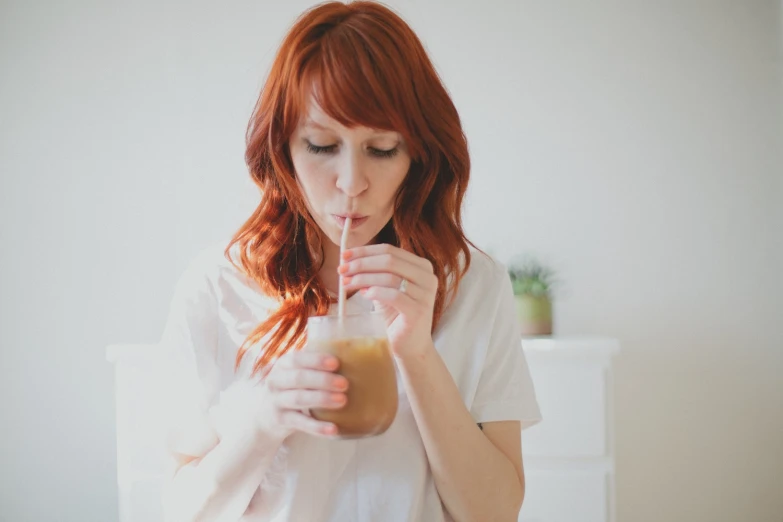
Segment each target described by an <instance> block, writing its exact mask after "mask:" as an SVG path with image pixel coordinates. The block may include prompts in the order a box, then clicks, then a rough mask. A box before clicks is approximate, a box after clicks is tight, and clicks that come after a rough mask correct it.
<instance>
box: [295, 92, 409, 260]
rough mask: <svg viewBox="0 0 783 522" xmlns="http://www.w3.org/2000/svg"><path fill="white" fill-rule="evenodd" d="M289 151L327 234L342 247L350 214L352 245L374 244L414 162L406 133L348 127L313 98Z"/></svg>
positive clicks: (310, 201)
mask: <svg viewBox="0 0 783 522" xmlns="http://www.w3.org/2000/svg"><path fill="white" fill-rule="evenodd" d="M289 149H290V151H291V159H292V160H293V163H294V170H295V172H296V178H297V181H298V183H299V186H300V187H301V189H302V193H303V194H304V197H305V200H306V201H307V206H308V209H309V210H310V213H311V214H312V216H313V218H314V219H315V222H316V223H318V226H319V227H321V230H322V231H323V232H324V234H325V235H326V236H327V237H328V238H329V239H330V240H331V241H332V243H334V244H335V245H339V244H340V237H341V235H342V230H343V224H344V223H345V218H347V217H350V218H352V221H353V223H352V224H351V234H350V235H349V239H348V247H349V248H351V247H356V246H362V245H366V244H368V243H372V242H373V240H374V239H375V237H376V236H377V235H378V233H379V232H380V231H381V229H382V228H383V227H384V226H385V225H386V224H387V223H388V222H389V220H390V219H391V217H392V214H393V213H394V197H395V195H396V194H397V190H398V189H399V188H400V185H401V184H402V182H403V180H404V179H405V176H406V174H407V173H408V168H409V167H410V164H411V158H410V154H409V152H408V149H407V146H406V144H405V143H404V142H403V139H402V136H401V135H400V134H398V133H397V132H393V131H387V130H378V129H369V128H366V127H354V128H347V127H344V126H342V125H341V124H340V123H338V122H337V121H335V120H334V119H332V118H331V117H329V116H328V115H327V114H326V113H325V112H323V110H321V108H320V107H318V105H317V104H315V103H314V102H311V103H310V107H309V110H308V111H307V113H306V114H305V117H304V118H303V119H302V120H301V121H300V122H299V125H298V126H297V128H296V130H295V131H294V134H293V136H291V141H290V143H289Z"/></svg>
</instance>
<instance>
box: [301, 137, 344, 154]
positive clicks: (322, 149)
mask: <svg viewBox="0 0 783 522" xmlns="http://www.w3.org/2000/svg"><path fill="white" fill-rule="evenodd" d="M305 143H306V144H307V152H310V153H311V154H329V153H331V152H334V150H335V149H336V148H337V145H325V146H319V145H313V144H312V143H310V142H309V141H307V140H305Z"/></svg>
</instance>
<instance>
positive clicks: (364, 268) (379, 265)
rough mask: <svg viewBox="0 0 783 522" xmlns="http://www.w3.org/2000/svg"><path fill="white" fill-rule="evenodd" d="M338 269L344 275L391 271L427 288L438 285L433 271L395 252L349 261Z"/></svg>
mask: <svg viewBox="0 0 783 522" xmlns="http://www.w3.org/2000/svg"><path fill="white" fill-rule="evenodd" d="M338 271H339V272H340V275H342V276H355V275H357V274H361V273H391V274H394V275H397V276H399V277H404V278H405V279H407V280H408V281H409V282H412V283H414V284H416V285H418V286H420V287H422V288H424V289H425V290H433V289H434V288H435V287H437V278H436V277H435V276H434V275H433V274H432V273H431V272H427V271H426V270H424V269H423V268H421V267H420V266H416V265H413V264H411V263H409V262H408V261H406V260H404V259H401V258H399V257H396V256H395V255H393V254H380V255H376V256H370V257H362V258H359V259H354V260H352V261H347V262H345V263H343V264H342V265H340V267H339V269H338Z"/></svg>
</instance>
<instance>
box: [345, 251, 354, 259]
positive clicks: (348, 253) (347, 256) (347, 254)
mask: <svg viewBox="0 0 783 522" xmlns="http://www.w3.org/2000/svg"><path fill="white" fill-rule="evenodd" d="M352 255H353V254H351V251H350V250H346V251H345V252H343V259H351V256H352Z"/></svg>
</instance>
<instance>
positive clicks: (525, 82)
mask: <svg viewBox="0 0 783 522" xmlns="http://www.w3.org/2000/svg"><path fill="white" fill-rule="evenodd" d="M509 3H511V2H509ZM63 4H66V3H55V2H50V3H48V4H44V3H43V2H37V3H26V2H21V1H17V2H4V3H3V4H2V7H0V70H2V71H3V79H2V81H0V115H1V116H0V118H2V121H3V124H2V125H0V133H2V134H0V138H1V139H0V175H1V177H0V180H1V181H0V183H1V184H0V241H1V242H2V245H3V246H2V258H1V260H2V270H1V271H0V289H1V290H0V292H1V294H0V295H2V308H0V346H1V347H2V351H1V352H0V353H2V356H1V357H2V359H1V360H0V368H2V369H1V370H0V372H2V373H1V374H0V391H1V392H2V393H3V396H4V397H5V398H6V399H5V401H4V403H3V407H2V429H0V448H2V450H1V451H2V463H3V464H2V471H0V480H2V482H0V519H2V520H13V521H14V522H23V521H36V522H37V521H42V520H58V521H63V522H65V521H67V522H71V521H74V522H77V521H78V522H91V521H101V522H105V521H111V520H116V507H115V504H116V492H115V485H114V473H115V463H114V453H113V452H114V427H113V417H112V414H113V410H112V388H111V386H112V375H111V373H110V367H109V365H108V364H107V363H106V362H105V361H104V358H103V348H104V345H106V344H107V343H110V342H118V341H133V342H136V341H140V342H143V341H154V340H155V339H156V338H157V336H158V335H159V333H160V331H161V328H162V326H163V321H164V319H165V312H166V307H167V300H168V298H169V296H170V292H171V290H172V287H173V284H174V281H175V278H176V277H177V275H178V274H179V272H180V271H181V270H182V269H183V267H184V266H185V264H186V263H187V261H188V259H189V258H190V257H191V256H192V255H193V254H194V253H195V252H196V251H197V250H199V249H200V248H201V247H202V246H203V245H204V244H206V243H209V242H212V241H214V240H217V239H220V238H222V237H225V236H227V235H228V234H230V233H231V232H232V231H233V230H234V229H235V228H236V227H237V226H238V225H239V224H240V223H241V221H242V220H243V218H244V217H245V216H246V215H247V214H248V212H249V211H250V210H251V208H252V207H253V204H254V202H255V200H256V195H255V193H254V190H253V187H252V185H251V184H250V182H249V181H248V180H247V177H246V173H245V169H244V165H243V161H242V153H243V133H244V127H245V124H246V121H247V118H248V116H249V113H250V110H251V108H252V105H253V103H254V101H255V96H256V93H257V91H258V89H259V87H260V85H261V81H262V78H263V73H264V72H265V71H266V68H267V66H268V64H269V63H270V60H271V58H272V56H273V53H274V50H275V48H276V45H277V43H278V42H279V40H280V38H281V37H282V35H283V34H284V32H285V30H286V28H287V26H288V24H289V23H290V22H291V21H292V19H293V17H294V16H295V15H296V14H297V13H299V12H300V11H301V10H302V9H303V8H304V7H306V6H308V5H310V2H307V1H295V2H294V1H291V2H269V1H266V2H265V1H261V0H257V1H255V2H250V1H244V2H233V3H231V4H229V5H226V6H222V7H218V6H217V4H216V3H214V2H213V3H207V2H185V1H178V2H174V1H171V2H158V3H155V2H143V3H140V2H134V3H120V4H117V3H108V2H104V3H99V2H86V1H81V2H78V1H70V2H67V5H63ZM506 4H507V2H503V1H501V0H487V1H483V2H469V1H467V0H462V1H459V2H445V1H440V2H436V1H428V2H414V1H413V0H406V1H402V0H400V1H397V2H393V5H396V6H398V7H399V9H400V10H401V12H402V13H403V14H404V15H405V16H406V18H407V19H408V20H409V21H410V22H411V24H412V25H413V26H414V28H415V29H416V30H418V31H419V32H420V34H421V36H422V38H423V39H424V41H425V43H426V45H427V46H428V48H429V50H430V51H431V53H432V56H433V58H434V60H435V62H436V64H437V66H438V68H439V70H440V71H441V73H442V75H443V77H444V79H445V81H446V83H447V85H448V87H449V88H450V90H451V92H452V93H453V96H454V99H455V102H456V103H457V106H458V108H459V109H460V111H461V114H462V116H463V118H464V123H465V127H466V129H467V132H468V135H469V139H470V142H471V149H472V153H473V161H474V171H473V181H472V186H471V189H470V194H469V201H468V207H467V223H466V225H467V228H468V232H469V234H470V235H471V237H472V238H473V239H474V240H475V241H476V242H477V243H478V244H479V245H480V246H483V247H485V248H489V249H491V250H492V251H493V252H495V253H496V254H498V256H499V257H501V258H502V259H507V258H508V257H509V256H511V255H512V254H515V253H519V252H523V251H532V252H534V253H538V254H540V255H541V256H543V257H544V258H545V259H546V260H549V261H551V262H553V263H554V264H555V266H556V267H557V268H559V269H560V270H561V274H562V277H563V278H564V279H565V285H564V288H563V290H562V292H561V294H560V295H559V300H558V304H557V327H558V329H559V332H560V333H562V334H581V333H598V334H604V335H614V336H618V337H619V338H620V339H621V341H622V343H623V346H624V348H625V351H624V352H623V354H622V355H621V356H620V358H619V359H618V361H617V363H618V378H617V385H616V393H617V402H618V426H617V435H618V441H617V443H618V453H619V454H618V496H619V499H618V514H619V518H620V520H621V521H624V522H625V521H634V522H645V521H648V520H649V521H653V520H655V521H658V520H667V521H680V520H682V521H686V520H687V521H701V520H705V521H706V520H710V521H726V522H728V521H736V520H754V521H756V520H758V521H772V520H779V517H780V514H781V513H783V497H781V495H780V494H779V493H780V484H781V483H783V462H781V457H780V456H781V455H783V437H781V436H780V433H783V415H781V411H783V392H782V391H781V387H780V386H776V382H778V381H779V379H778V378H777V374H778V373H779V372H780V371H781V370H783V338H781V336H780V328H779V327H777V326H778V324H777V323H779V319H780V316H781V310H783V301H781V299H780V295H781V293H783V282H781V279H783V278H781V276H780V270H779V268H777V267H779V266H781V265H783V245H781V237H783V211H781V207H783V205H782V203H783V181H781V172H782V171H783V170H782V169H781V163H780V156H779V155H776V149H775V147H778V148H777V150H778V151H779V150H780V142H779V141H778V142H777V143H775V141H774V139H776V134H775V132H776V121H777V123H779V122H780V118H781V112H780V110H779V108H780V105H781V98H780V97H779V91H780V85H781V84H780V79H779V77H776V76H775V74H780V50H779V47H778V43H779V33H778V31H779V26H780V20H781V18H780V6H779V4H778V2H771V1H766V2H765V1H755V2H754V1H748V2H733V1H711V2H696V1H684V2H683V1H679V2H675V1H673V0H672V1H669V2H647V3H646V5H643V4H642V3H638V2H635V3H632V4H628V3H620V2H611V3H606V2H598V3H596V2H590V3H585V2H577V1H575V0H570V1H567V2H566V1H561V2H548V3H544V2H519V3H517V5H516V6H507V5H506ZM447 6H448V9H450V10H451V11H452V12H453V16H454V17H453V18H452V21H449V22H448V23H447V22H446V21H445V15H444V10H445V9H446V8H447ZM776 107H777V108H778V110H777V111H776V110H775V109H776ZM777 130H778V132H779V127H777ZM778 139H779V135H778ZM775 241H776V242H777V243H775ZM774 244H777V247H773V245H774ZM774 248H777V250H774ZM774 256H777V257H774ZM775 263H777V264H775ZM773 327H776V328H775V335H777V337H773Z"/></svg>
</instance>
